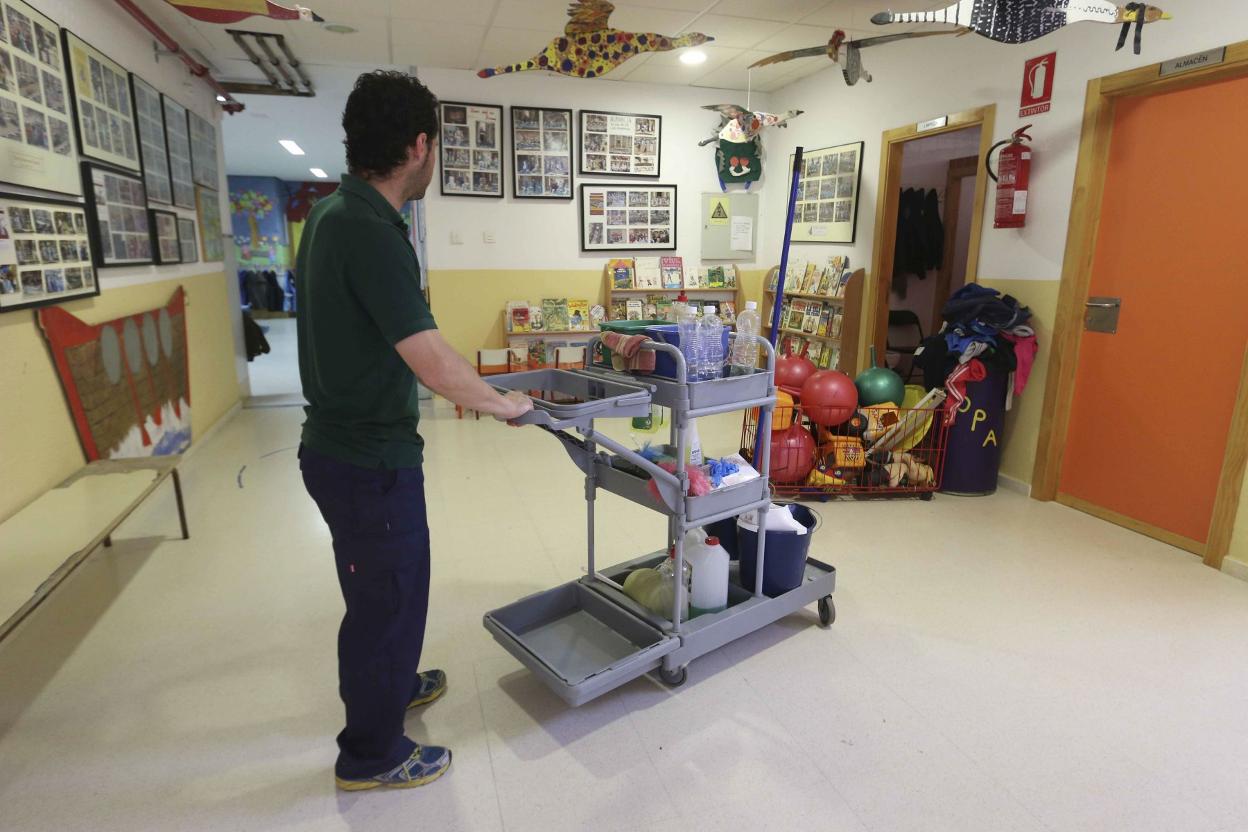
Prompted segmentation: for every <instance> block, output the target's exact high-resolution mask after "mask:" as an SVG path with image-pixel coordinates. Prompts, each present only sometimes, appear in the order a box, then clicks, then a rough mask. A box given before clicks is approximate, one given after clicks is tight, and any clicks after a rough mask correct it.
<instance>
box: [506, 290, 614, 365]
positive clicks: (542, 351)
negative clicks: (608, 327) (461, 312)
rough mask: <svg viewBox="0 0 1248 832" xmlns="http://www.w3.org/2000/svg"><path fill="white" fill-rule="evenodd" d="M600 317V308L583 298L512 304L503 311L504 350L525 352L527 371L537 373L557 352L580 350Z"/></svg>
mask: <svg viewBox="0 0 1248 832" xmlns="http://www.w3.org/2000/svg"><path fill="white" fill-rule="evenodd" d="M602 316H603V307H601V306H599V305H597V304H594V303H591V302H590V301H589V300H586V299H583V298H541V299H540V300H538V301H537V302H535V303H534V302H530V301H526V300H514V301H510V302H508V304H507V306H506V308H504V309H503V333H504V335H505V336H506V340H507V346H508V347H511V348H512V349H520V350H525V351H526V352H527V353H528V355H529V367H530V368H531V369H538V368H541V367H545V366H551V365H553V364H554V363H555V358H554V355H555V351H556V350H557V349H559V348H561V347H579V346H583V345H584V344H585V342H586V341H588V340H589V338H590V337H591V336H593V335H596V334H597V333H598V324H599V322H601V320H602Z"/></svg>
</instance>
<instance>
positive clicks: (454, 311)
mask: <svg viewBox="0 0 1248 832" xmlns="http://www.w3.org/2000/svg"><path fill="white" fill-rule="evenodd" d="M688 267H689V264H688V263H686V268H688ZM765 276H766V271H765V270H749V271H746V270H742V272H741V282H742V288H743V290H744V291H745V298H746V300H754V301H757V300H760V299H761V296H762V287H763V278H764V277H765ZM605 289H606V286H605V283H604V281H603V276H602V267H601V266H599V267H598V268H593V269H584V270H581V269H567V270H564V269H558V270H527V269H514V270H513V269H507V270H501V269H430V270H429V300H430V305H431V306H432V307H433V315H434V317H435V318H437V321H438V328H439V329H440V330H441V331H442V335H443V337H445V338H446V340H447V341H449V342H450V344H451V346H453V347H454V348H455V350H456V351H457V352H459V354H460V355H462V356H464V357H465V358H467V359H468V360H470V361H472V360H475V357H476V353H477V350H479V349H486V348H491V347H504V346H506V345H507V338H506V334H505V332H504V330H503V309H504V308H505V307H506V305H507V301H509V300H527V301H528V302H529V303H532V304H537V303H540V302H541V299H542V298H555V297H558V298H585V299H587V300H588V301H589V302H590V305H593V304H595V303H604V301H605ZM760 308H761V304H760Z"/></svg>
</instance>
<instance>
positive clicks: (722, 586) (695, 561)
mask: <svg viewBox="0 0 1248 832" xmlns="http://www.w3.org/2000/svg"><path fill="white" fill-rule="evenodd" d="M685 560H686V561H688V563H689V565H690V566H691V567H693V581H692V587H691V588H690V592H689V595H690V598H689V613H690V616H691V617H693V616H699V615H703V614H706V613H712V612H719V611H720V610H723V609H727V607H728V553H727V552H726V551H725V550H724V547H723V546H720V545H719V538H718V537H708V538H707V539H706V542H705V543H702V544H700V545H697V546H691V547H689V550H688V551H687V552H686V553H685Z"/></svg>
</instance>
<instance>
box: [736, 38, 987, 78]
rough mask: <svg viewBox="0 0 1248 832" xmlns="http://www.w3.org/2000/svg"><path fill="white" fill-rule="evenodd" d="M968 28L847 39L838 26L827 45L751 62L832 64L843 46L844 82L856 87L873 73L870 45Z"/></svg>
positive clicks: (842, 71)
mask: <svg viewBox="0 0 1248 832" xmlns="http://www.w3.org/2000/svg"><path fill="white" fill-rule="evenodd" d="M966 31H967V30H966V29H963V30H961V31H958V30H954V31H950V32H902V33H900V34H896V35H880V36H879V37H874V38H862V39H860V40H851V41H847V40H845V38H846V34H845V33H844V32H843V31H841V30H840V29H837V30H836V31H835V32H834V33H833V34H832V39H831V40H829V41H828V45H827V46H812V47H810V48H808V49H793V50H790V51H788V52H778V53H776V54H775V55H768V56H767V57H766V58H763V59H762V60H759V61H755V62H754V63H752V64H750V69H757V68H758V67H760V66H771V65H772V64H779V63H784V62H785V61H791V60H794V59H795V58H814V57H816V56H819V57H822V56H827V57H829V58H831V59H832V61H833V63H838V64H839V63H841V49H842V48H843V49H844V50H845V62H844V63H843V64H842V65H841V74H842V75H844V76H845V83H846V84H847V85H849V86H851V87H852V86H853V85H854V84H857V83H858V79H859V78H861V79H862V80H864V81H866V82H867V83H868V84H869V83H871V73H870V72H867V70H866V69H865V68H864V67H863V65H862V54H861V51H860V50H862V49H865V48H867V47H868V46H881V45H883V44H885V43H894V42H896V41H899V40H909V39H910V38H926V37H931V36H932V35H957V34H963V33H965V32H966Z"/></svg>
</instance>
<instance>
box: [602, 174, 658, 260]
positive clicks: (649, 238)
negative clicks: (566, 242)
mask: <svg viewBox="0 0 1248 832" xmlns="http://www.w3.org/2000/svg"><path fill="white" fill-rule="evenodd" d="M676 212H677V206H676V186H675V185H659V184H651V183H646V184H644V185H643V184H635V185H634V184H629V185H625V184H616V183H614V182H600V183H593V184H590V183H587V182H582V183H581V251H675V250H676Z"/></svg>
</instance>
